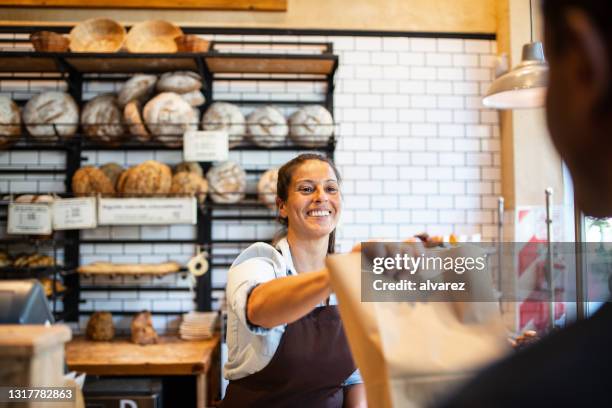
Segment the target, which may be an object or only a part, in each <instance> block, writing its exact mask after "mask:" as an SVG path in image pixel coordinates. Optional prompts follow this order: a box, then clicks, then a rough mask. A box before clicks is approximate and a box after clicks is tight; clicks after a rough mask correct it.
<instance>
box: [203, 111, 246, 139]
mask: <svg viewBox="0 0 612 408" xmlns="http://www.w3.org/2000/svg"><path fill="white" fill-rule="evenodd" d="M202 129H204V130H225V131H227V133H228V134H229V146H230V147H235V146H237V145H239V144H240V143H242V141H243V139H244V134H245V132H246V126H245V119H244V115H243V114H242V112H241V111H240V108H238V106H236V105H234V104H231V103H227V102H215V103H213V104H212V105H210V107H209V108H208V109H207V110H206V112H204V115H202Z"/></svg>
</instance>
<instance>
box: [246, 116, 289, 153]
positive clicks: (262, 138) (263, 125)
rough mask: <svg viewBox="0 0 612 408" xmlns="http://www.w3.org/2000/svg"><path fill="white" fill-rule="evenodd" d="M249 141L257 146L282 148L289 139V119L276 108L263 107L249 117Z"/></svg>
mask: <svg viewBox="0 0 612 408" xmlns="http://www.w3.org/2000/svg"><path fill="white" fill-rule="evenodd" d="M246 122H247V130H248V134H249V139H250V140H251V141H252V142H253V143H255V144H256V145H257V146H262V147H275V146H281V145H282V144H283V143H285V140H286V139H287V134H288V133H289V127H288V126H287V119H285V116H283V114H282V113H281V112H280V111H279V110H278V109H276V108H275V107H274V106H262V107H260V108H257V109H255V110H254V111H253V112H251V114H250V115H249V116H248V117H247V120H246Z"/></svg>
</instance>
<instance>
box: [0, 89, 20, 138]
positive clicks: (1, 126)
mask: <svg viewBox="0 0 612 408" xmlns="http://www.w3.org/2000/svg"><path fill="white" fill-rule="evenodd" d="M20 135H21V115H20V114H19V106H17V104H16V103H15V102H13V101H12V100H11V99H10V98H8V97H6V96H3V95H0V149H5V148H7V147H9V146H10V145H11V144H13V143H14V142H16V141H17V139H18V138H19V136H20Z"/></svg>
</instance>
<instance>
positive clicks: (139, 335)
mask: <svg viewBox="0 0 612 408" xmlns="http://www.w3.org/2000/svg"><path fill="white" fill-rule="evenodd" d="M130 329H131V332H132V341H133V342H134V343H136V344H140V345H145V344H155V343H157V339H158V337H157V333H156V332H155V329H154V328H153V321H152V319H151V313H150V312H146V311H145V312H140V313H138V314H137V315H136V316H134V318H133V319H132V323H131V324H130Z"/></svg>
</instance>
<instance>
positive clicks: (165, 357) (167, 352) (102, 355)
mask: <svg viewBox="0 0 612 408" xmlns="http://www.w3.org/2000/svg"><path fill="white" fill-rule="evenodd" d="M218 345H219V336H218V335H215V336H214V337H213V338H211V339H209V340H200V341H184V340H181V339H179V338H178V337H176V336H162V337H160V339H159V342H158V343H157V344H151V345H147V346H140V345H137V344H134V343H132V342H131V341H129V339H118V340H113V341H110V342H95V341H90V340H86V339H84V338H82V337H77V338H75V339H74V340H72V341H71V342H69V343H67V344H66V363H67V364H68V367H69V368H70V369H71V370H75V371H79V372H85V373H87V374H91V375H105V376H118V375H142V376H169V375H195V376H196V386H197V394H196V395H197V406H198V408H203V407H205V406H206V402H207V392H206V388H207V381H206V375H207V373H209V371H210V368H211V366H212V365H214V364H215V359H214V357H216V353H217V350H218Z"/></svg>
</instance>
